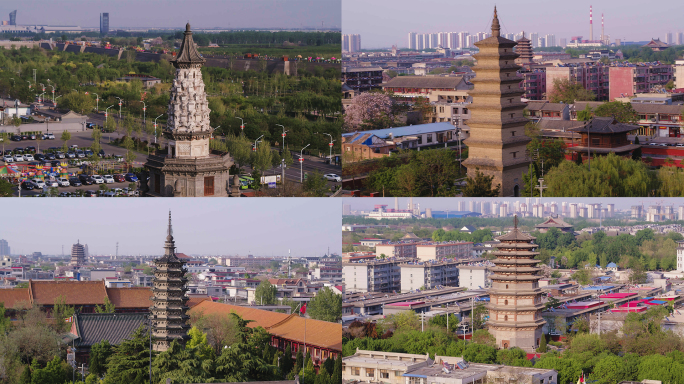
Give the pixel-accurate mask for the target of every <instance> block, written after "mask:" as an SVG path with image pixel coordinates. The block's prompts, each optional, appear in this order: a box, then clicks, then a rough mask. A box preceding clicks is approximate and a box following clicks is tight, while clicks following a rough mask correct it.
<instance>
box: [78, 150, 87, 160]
mask: <svg viewBox="0 0 684 384" xmlns="http://www.w3.org/2000/svg"><path fill="white" fill-rule="evenodd" d="M76 157H78V158H79V159H83V158H84V157H86V156H85V153H83V151H81V150H80V149H79V150H77V151H76Z"/></svg>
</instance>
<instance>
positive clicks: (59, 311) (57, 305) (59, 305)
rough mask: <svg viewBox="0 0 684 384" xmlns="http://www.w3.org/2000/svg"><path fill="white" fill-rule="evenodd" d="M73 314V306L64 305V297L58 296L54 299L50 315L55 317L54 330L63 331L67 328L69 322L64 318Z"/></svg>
mask: <svg viewBox="0 0 684 384" xmlns="http://www.w3.org/2000/svg"><path fill="white" fill-rule="evenodd" d="M73 315H74V307H72V306H70V305H66V297H65V296H58V297H57V298H56V299H55V302H54V307H53V309H52V316H53V317H54V318H55V330H56V331H57V332H58V333H64V332H66V331H68V330H69V328H70V327H71V323H67V322H66V320H67V319H68V318H69V317H71V316H73Z"/></svg>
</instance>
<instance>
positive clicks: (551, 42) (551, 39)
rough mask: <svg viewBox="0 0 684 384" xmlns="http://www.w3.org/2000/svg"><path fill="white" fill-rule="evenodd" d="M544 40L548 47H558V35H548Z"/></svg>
mask: <svg viewBox="0 0 684 384" xmlns="http://www.w3.org/2000/svg"><path fill="white" fill-rule="evenodd" d="M544 40H545V41H546V46H547V47H555V46H556V35H552V34H548V35H546V36H544Z"/></svg>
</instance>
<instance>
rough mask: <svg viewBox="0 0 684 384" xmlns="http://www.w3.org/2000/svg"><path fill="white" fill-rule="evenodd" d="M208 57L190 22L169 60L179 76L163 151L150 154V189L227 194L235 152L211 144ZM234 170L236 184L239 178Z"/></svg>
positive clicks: (152, 191) (185, 194) (180, 194)
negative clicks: (206, 79) (211, 147)
mask: <svg viewBox="0 0 684 384" xmlns="http://www.w3.org/2000/svg"><path fill="white" fill-rule="evenodd" d="M205 61H206V60H205V59H204V58H203V57H202V55H200V53H199V52H197V48H196V47H195V42H194V41H193V39H192V31H191V30H190V24H189V23H188V24H186V26H185V33H184V36H183V41H182V42H181V46H180V49H179V50H178V54H177V55H176V58H175V59H173V60H172V61H171V64H173V66H174V67H175V68H176V77H175V79H174V81H173V84H172V85H171V90H170V100H171V101H170V102H169V108H168V112H167V115H168V120H167V124H166V128H165V129H164V136H165V137H166V138H167V139H168V143H169V144H168V150H167V153H165V154H150V155H149V156H148V157H147V162H146V163H145V168H146V169H147V171H148V172H149V175H150V179H149V192H148V194H151V195H154V196H163V197H171V196H178V197H200V196H216V197H226V196H228V188H229V175H228V170H229V168H230V166H231V165H232V164H233V162H232V158H231V157H230V156H229V155H228V153H225V152H212V151H210V150H209V140H210V138H211V137H212V133H213V131H214V129H213V128H212V127H211V126H210V125H209V104H208V102H207V93H206V92H205V90H204V81H202V70H201V69H202V66H203V65H204V63H205ZM237 177H238V176H237V175H235V176H234V178H233V179H234V180H233V186H235V185H236V184H238V183H239V181H238V180H237Z"/></svg>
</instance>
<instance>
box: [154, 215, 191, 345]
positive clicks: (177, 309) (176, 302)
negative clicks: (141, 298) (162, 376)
mask: <svg viewBox="0 0 684 384" xmlns="http://www.w3.org/2000/svg"><path fill="white" fill-rule="evenodd" d="M154 265H155V266H156V267H157V269H156V270H155V271H154V281H153V284H154V288H153V289H152V292H153V293H154V298H153V301H154V304H153V305H152V308H150V312H151V314H150V315H151V316H150V317H151V320H153V321H154V323H153V324H154V328H153V331H152V338H153V339H154V345H153V349H154V350H155V351H159V352H164V351H166V350H167V349H169V347H170V346H171V342H172V341H174V340H176V341H178V342H180V343H181V344H185V341H186V340H187V339H189V338H190V336H188V329H190V326H189V325H188V324H187V320H188V319H189V318H190V316H188V315H187V311H188V307H187V305H186V303H187V301H188V300H189V298H188V296H187V295H186V292H187V291H188V288H187V287H186V283H187V281H188V279H187V278H186V277H185V268H184V267H185V261H183V260H181V259H179V258H178V256H176V243H175V242H174V241H173V230H172V229H171V212H169V227H168V229H167V235H166V242H165V243H164V256H162V257H161V258H159V259H156V260H154Z"/></svg>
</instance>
